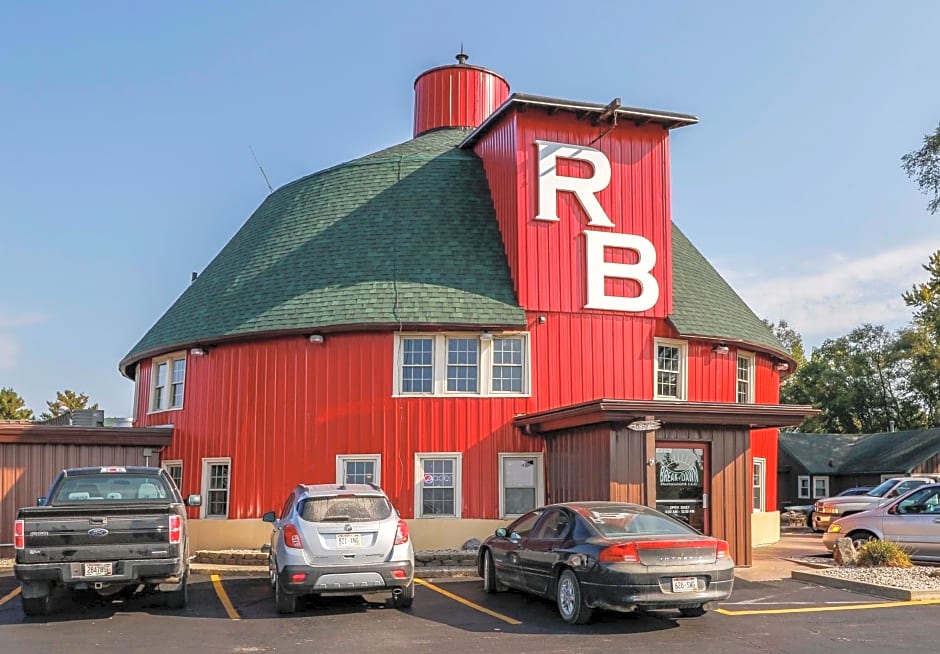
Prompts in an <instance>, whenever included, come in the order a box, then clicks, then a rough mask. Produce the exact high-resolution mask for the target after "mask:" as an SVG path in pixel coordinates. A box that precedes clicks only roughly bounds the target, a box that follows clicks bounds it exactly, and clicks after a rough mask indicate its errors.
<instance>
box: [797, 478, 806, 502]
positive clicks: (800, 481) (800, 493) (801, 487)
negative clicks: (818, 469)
mask: <svg viewBox="0 0 940 654" xmlns="http://www.w3.org/2000/svg"><path fill="white" fill-rule="evenodd" d="M796 496H797V497H799V498H806V499H809V475H800V476H799V477H797V494H796Z"/></svg>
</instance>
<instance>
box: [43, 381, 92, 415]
mask: <svg viewBox="0 0 940 654" xmlns="http://www.w3.org/2000/svg"><path fill="white" fill-rule="evenodd" d="M46 406H47V407H48V410H47V411H46V412H45V413H43V414H42V415H41V416H39V418H40V419H41V420H51V419H52V418H58V417H59V416H61V415H62V414H63V413H67V412H69V411H78V410H79V409H97V408H98V403H97V402H96V403H95V404H92V405H91V406H88V396H87V395H85V394H84V393H76V392H75V391H72V390H69V389H65V390H64V391H58V392H57V393H56V394H55V401H53V402H46Z"/></svg>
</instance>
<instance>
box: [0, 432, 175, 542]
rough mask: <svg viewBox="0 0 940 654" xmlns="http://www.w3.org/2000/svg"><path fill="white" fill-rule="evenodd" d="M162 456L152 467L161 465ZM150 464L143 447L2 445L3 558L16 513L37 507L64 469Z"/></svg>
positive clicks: (0, 528)
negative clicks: (25, 508) (22, 508)
mask: <svg viewBox="0 0 940 654" xmlns="http://www.w3.org/2000/svg"><path fill="white" fill-rule="evenodd" d="M159 463H160V462H159V456H152V457H151V458H150V465H159ZM145 464H146V462H145V460H144V456H143V447H141V446H139V445H134V446H122V445H93V444H81V445H74V444H62V443H49V444H47V443H0V556H12V553H13V544H12V540H13V522H14V520H15V519H16V510H17V509H18V508H19V507H22V506H34V505H35V504H36V499H37V498H39V497H42V496H44V495H45V494H46V491H47V490H49V485H50V484H51V483H52V479H53V478H54V477H55V476H56V474H57V473H58V472H59V471H60V470H62V469H63V468H71V467H81V466H98V465H122V466H142V465H145Z"/></svg>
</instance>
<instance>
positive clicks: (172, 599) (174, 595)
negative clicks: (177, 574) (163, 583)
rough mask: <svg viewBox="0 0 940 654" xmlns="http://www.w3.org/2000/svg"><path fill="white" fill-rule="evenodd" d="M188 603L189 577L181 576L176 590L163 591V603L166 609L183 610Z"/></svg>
mask: <svg viewBox="0 0 940 654" xmlns="http://www.w3.org/2000/svg"><path fill="white" fill-rule="evenodd" d="M187 602H189V575H188V574H186V575H183V581H182V582H180V587H179V588H177V589H176V590H165V591H163V603H164V604H165V605H166V608H168V609H185V608H186V604H187Z"/></svg>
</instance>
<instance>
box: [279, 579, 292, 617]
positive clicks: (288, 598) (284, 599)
mask: <svg viewBox="0 0 940 654" xmlns="http://www.w3.org/2000/svg"><path fill="white" fill-rule="evenodd" d="M274 603H275V604H276V605H277V612H278V613H284V614H287V613H294V612H295V611H296V610H297V596H296V595H291V594H290V593H287V592H285V591H284V589H283V588H282V587H281V582H280V580H275V584H274Z"/></svg>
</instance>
